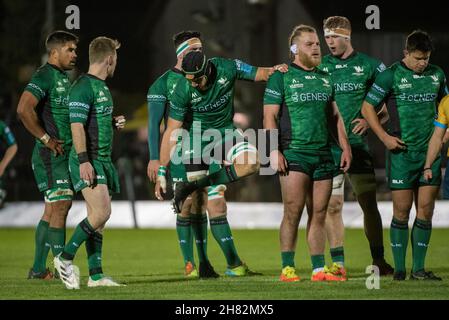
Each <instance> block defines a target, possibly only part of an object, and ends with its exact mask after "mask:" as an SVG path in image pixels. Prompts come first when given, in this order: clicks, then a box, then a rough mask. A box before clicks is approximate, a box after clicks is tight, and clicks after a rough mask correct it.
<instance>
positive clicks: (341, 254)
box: [330, 247, 345, 267]
mask: <svg viewBox="0 0 449 320" xmlns="http://www.w3.org/2000/svg"><path fill="white" fill-rule="evenodd" d="M330 252H331V257H332V262H334V263H337V264H339V265H340V266H342V267H343V266H344V265H345V251H344V249H343V247H336V248H330Z"/></svg>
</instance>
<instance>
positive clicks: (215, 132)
mask: <svg viewBox="0 0 449 320" xmlns="http://www.w3.org/2000/svg"><path fill="white" fill-rule="evenodd" d="M285 67H286V66H282V65H278V66H275V67H272V68H261V67H259V68H257V67H253V66H250V65H248V64H246V63H244V62H242V61H240V60H229V59H223V58H212V59H210V60H207V59H206V56H205V55H204V54H203V53H201V52H197V51H194V52H189V53H188V54H187V55H186V56H185V57H184V58H183V62H182V69H183V71H184V73H185V76H186V78H181V79H180V80H179V81H178V82H177V84H176V87H175V90H174V92H173V94H172V96H171V99H170V115H169V118H168V122H167V129H166V131H165V133H164V136H163V139H162V144H161V167H160V170H159V173H158V182H157V184H156V194H157V196H158V198H159V197H161V189H162V191H163V192H165V187H166V186H165V184H166V182H165V170H166V169H165V167H166V166H167V164H168V163H169V160H170V150H171V149H172V147H174V145H175V143H176V141H177V140H176V139H175V140H173V139H171V136H172V133H173V132H174V131H175V130H177V129H180V128H182V126H183V124H184V122H185V124H186V126H185V127H187V128H189V132H188V133H187V132H185V133H187V134H188V136H187V137H184V138H183V140H182V153H181V154H180V157H177V154H174V155H173V156H174V158H177V159H175V160H176V161H178V160H179V161H180V162H182V163H183V164H184V165H185V168H186V173H187V179H188V181H189V182H177V183H176V184H175V186H174V189H175V190H174V193H175V196H174V199H173V207H174V210H175V212H177V213H179V212H180V211H181V208H182V204H183V202H184V200H185V199H186V198H187V197H188V196H189V195H190V194H191V193H193V194H192V209H191V212H201V213H203V212H205V206H204V204H205V201H207V193H205V191H204V190H205V189H204V188H205V187H208V186H211V185H220V184H227V183H230V182H233V181H236V180H238V179H240V178H242V177H245V176H247V175H250V174H253V173H255V172H257V170H258V169H259V160H258V155H257V149H256V148H255V147H254V146H253V145H251V144H249V143H248V142H247V141H246V140H245V138H244V136H243V134H242V132H241V131H240V130H237V129H235V127H234V124H233V115H234V109H233V100H234V99H233V98H234V86H235V81H236V80H237V79H245V80H250V81H266V80H267V79H268V77H269V75H270V74H271V73H272V72H273V71H274V70H275V69H280V70H282V69H284V71H285ZM205 148H206V149H207V150H205ZM175 160H173V159H172V163H173V162H175ZM180 162H178V163H180ZM218 164H219V165H222V164H223V165H224V166H222V168H221V169H219V170H218V171H216V172H213V173H212V172H210V169H211V167H212V166H214V165H218ZM208 171H209V172H208Z"/></svg>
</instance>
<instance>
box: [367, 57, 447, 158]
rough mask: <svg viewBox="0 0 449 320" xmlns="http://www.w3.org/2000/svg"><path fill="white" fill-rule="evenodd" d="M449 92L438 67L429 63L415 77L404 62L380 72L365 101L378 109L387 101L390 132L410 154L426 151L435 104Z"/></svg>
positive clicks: (431, 129)
mask: <svg viewBox="0 0 449 320" xmlns="http://www.w3.org/2000/svg"><path fill="white" fill-rule="evenodd" d="M447 93H448V91H447V87H446V78H445V76H444V73H443V71H442V70H441V68H439V67H437V66H435V65H432V64H429V65H428V66H427V68H426V69H425V70H424V72H422V73H420V74H418V73H415V72H414V71H413V70H411V69H409V68H408V67H407V66H406V65H405V64H404V63H403V62H396V63H394V64H393V65H391V66H390V67H389V68H388V69H386V70H385V71H384V72H382V73H380V74H379V76H378V77H377V79H376V81H375V82H374V84H373V85H372V87H371V89H370V91H369V92H368V94H367V96H366V98H365V100H366V101H367V102H368V103H370V104H371V105H373V106H375V107H377V106H379V105H380V104H382V103H383V102H384V101H388V102H387V107H388V112H389V114H390V121H389V132H390V134H392V135H394V136H397V137H400V138H401V139H402V140H403V141H404V142H405V144H406V145H407V149H408V150H411V151H425V150H427V144H428V141H429V139H430V137H431V135H432V133H433V128H434V125H433V121H434V118H435V115H436V111H437V104H438V102H439V101H440V100H441V99H442V98H443V97H444V96H445V95H446V94H447Z"/></svg>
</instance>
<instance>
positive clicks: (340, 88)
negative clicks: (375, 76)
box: [334, 82, 365, 92]
mask: <svg viewBox="0 0 449 320" xmlns="http://www.w3.org/2000/svg"><path fill="white" fill-rule="evenodd" d="M334 87H335V91H337V92H349V91H356V90H362V89H365V85H364V84H363V83H354V82H343V83H336V84H335V85H334Z"/></svg>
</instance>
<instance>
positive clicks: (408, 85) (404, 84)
mask: <svg viewBox="0 0 449 320" xmlns="http://www.w3.org/2000/svg"><path fill="white" fill-rule="evenodd" d="M398 87H399V89H410V88H411V87H412V84H411V83H408V80H407V79H406V78H401V84H400V85H399V86H398Z"/></svg>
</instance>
